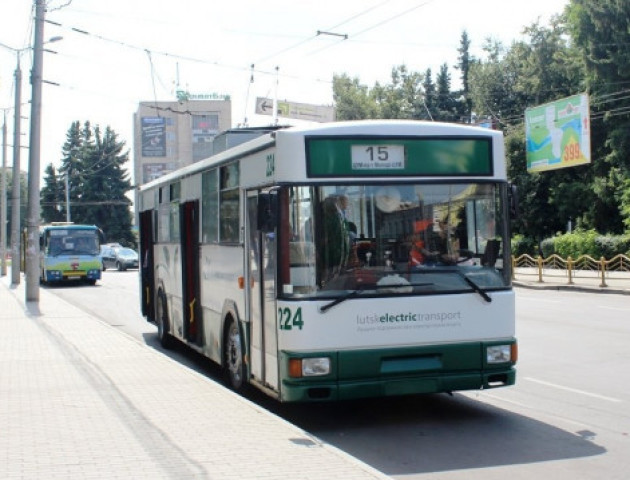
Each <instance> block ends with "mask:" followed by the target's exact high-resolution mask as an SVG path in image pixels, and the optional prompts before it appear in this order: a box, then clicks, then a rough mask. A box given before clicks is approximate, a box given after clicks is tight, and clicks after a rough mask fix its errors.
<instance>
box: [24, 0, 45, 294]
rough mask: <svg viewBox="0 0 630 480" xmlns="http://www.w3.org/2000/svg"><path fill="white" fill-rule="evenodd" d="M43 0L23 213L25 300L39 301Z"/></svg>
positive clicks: (37, 28) (37, 34)
mask: <svg viewBox="0 0 630 480" xmlns="http://www.w3.org/2000/svg"><path fill="white" fill-rule="evenodd" d="M45 12H46V3H45V0H36V2H35V36H34V39H33V70H32V72H31V86H32V94H31V136H30V148H29V162H28V209H27V215H26V269H25V271H26V301H27V302H29V301H30V302H39V216H40V198H39V170H40V161H39V156H40V141H41V113H42V72H43V63H44V62H43V61H44V55H43V54H44V49H43V44H44V40H43V38H44V15H45Z"/></svg>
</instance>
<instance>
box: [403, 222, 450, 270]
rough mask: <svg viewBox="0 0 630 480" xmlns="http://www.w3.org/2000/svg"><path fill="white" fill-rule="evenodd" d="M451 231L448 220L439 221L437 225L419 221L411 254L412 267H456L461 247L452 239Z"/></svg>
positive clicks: (410, 262)
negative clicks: (458, 251)
mask: <svg viewBox="0 0 630 480" xmlns="http://www.w3.org/2000/svg"><path fill="white" fill-rule="evenodd" d="M434 227H437V228H434ZM449 230H450V229H449V225H448V222H447V221H446V219H442V220H439V221H438V222H437V224H435V223H434V222H432V221H430V220H420V221H417V222H416V235H415V237H414V240H413V242H412V246H411V251H410V253H409V264H410V266H412V267H413V266H419V265H428V266H433V265H455V264H456V263H457V260H458V257H457V250H458V248H459V247H458V246H457V245H456V243H457V242H456V241H455V242H453V241H452V239H451V238H450V235H449Z"/></svg>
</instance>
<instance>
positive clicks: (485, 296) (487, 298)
mask: <svg viewBox="0 0 630 480" xmlns="http://www.w3.org/2000/svg"><path fill="white" fill-rule="evenodd" d="M457 273H459V276H460V277H462V278H463V279H464V281H465V282H466V283H467V284H468V285H470V288H472V289H473V290H474V291H475V292H477V293H478V294H479V295H481V298H483V299H484V300H485V301H486V302H488V303H490V302H492V297H490V295H488V294H487V293H486V292H485V290H484V289H482V288H481V287H480V286H479V285H477V284H476V283H475V282H473V281H472V280H471V279H470V278H468V276H467V275H466V274H465V273H464V272H461V271H460V270H457Z"/></svg>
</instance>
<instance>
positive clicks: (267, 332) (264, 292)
mask: <svg viewBox="0 0 630 480" xmlns="http://www.w3.org/2000/svg"><path fill="white" fill-rule="evenodd" d="M257 194H258V192H249V193H248V197H247V217H248V218H247V232H248V234H247V245H246V251H247V262H246V264H247V275H248V279H247V282H246V285H248V286H249V294H248V296H247V298H248V310H247V312H248V319H249V322H250V334H251V341H250V346H251V374H252V376H253V377H254V378H255V379H257V380H258V381H259V382H261V383H262V384H263V385H266V386H268V387H271V388H273V389H275V390H277V389H278V367H277V364H278V361H277V358H278V354H277V349H278V339H277V336H276V335H277V330H276V321H275V312H276V290H275V289H276V241H275V233H276V232H275V230H274V231H263V230H266V229H263V230H261V229H260V226H259V225H258V196H257Z"/></svg>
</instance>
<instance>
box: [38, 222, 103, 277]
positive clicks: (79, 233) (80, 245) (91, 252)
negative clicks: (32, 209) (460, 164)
mask: <svg viewBox="0 0 630 480" xmlns="http://www.w3.org/2000/svg"><path fill="white" fill-rule="evenodd" d="M102 237H103V233H102V231H101V230H100V229H99V228H98V227H97V226H95V225H75V224H73V223H64V222H58V223H52V224H50V225H42V226H41V227H40V231H39V245H40V277H39V278H40V282H41V283H51V282H55V283H57V282H69V281H80V282H85V283H89V284H91V285H94V284H95V283H96V281H97V280H99V279H100V278H101V270H102V262H101V257H100V253H101V249H100V241H101V238H102Z"/></svg>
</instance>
